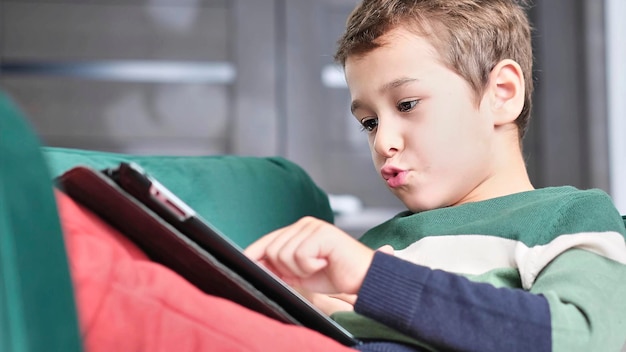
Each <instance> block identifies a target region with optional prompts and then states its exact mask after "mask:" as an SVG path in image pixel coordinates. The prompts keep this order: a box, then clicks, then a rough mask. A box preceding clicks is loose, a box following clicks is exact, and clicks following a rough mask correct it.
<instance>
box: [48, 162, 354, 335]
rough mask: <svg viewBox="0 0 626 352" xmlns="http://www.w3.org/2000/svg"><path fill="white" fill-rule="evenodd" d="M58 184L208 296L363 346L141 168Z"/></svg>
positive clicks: (76, 174) (82, 172)
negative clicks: (251, 258)
mask: <svg viewBox="0 0 626 352" xmlns="http://www.w3.org/2000/svg"><path fill="white" fill-rule="evenodd" d="M57 181H58V182H57V184H58V187H59V188H60V189H61V190H62V191H63V192H64V193H66V194H67V195H68V196H70V197H71V198H73V199H74V200H76V201H77V202H78V203H80V204H82V205H84V206H85V207H87V208H88V209H90V210H91V211H93V212H94V213H96V214H97V215H98V216H100V217H101V218H102V219H104V220H105V221H107V222H108V223H109V224H111V225H112V226H113V227H115V228H116V229H117V230H119V231H120V232H121V233H122V234H124V235H126V236H127V237H128V238H129V239H131V240H132V241H133V242H134V243H135V244H136V245H137V246H138V247H140V248H141V249H142V250H143V251H144V252H145V253H146V254H147V255H148V256H149V257H150V258H151V259H152V260H154V261H155V262H158V263H160V264H162V265H164V266H167V267H169V268H170V269H172V270H174V271H175V272H177V273H178V274H179V275H181V276H182V277H184V278H185V279H187V280H188V281H189V282H191V283H192V284H194V285H195V286H196V287H198V288H199V289H201V290H202V291H204V292H205V293H207V294H211V295H215V296H219V297H224V298H227V299H229V300H232V301H234V302H236V303H238V304H240V305H243V306H245V307H248V308H250V309H252V310H255V311H257V312H259V313H262V314H264V315H266V316H268V317H271V318H273V319H276V320H279V321H281V322H284V323H289V324H296V325H304V326H307V327H309V328H311V329H314V330H317V331H319V332H321V333H323V334H325V335H327V336H329V337H331V338H333V339H335V340H337V341H338V342H340V343H342V344H344V345H347V346H354V345H357V344H359V341H358V340H356V339H355V338H354V337H353V336H352V335H351V334H350V333H349V332H348V331H346V330H345V329H343V328H342V327H341V326H340V325H338V324H337V323H336V322H335V321H333V320H332V319H331V318H329V317H328V316H326V315H325V314H324V313H321V312H320V311H319V310H317V309H316V308H315V307H313V306H312V305H311V304H310V303H308V301H306V300H305V299H304V298H302V297H301V296H300V295H299V294H297V293H296V292H295V291H294V290H292V289H291V288H289V287H288V286H287V285H286V284H284V283H282V281H280V280H279V279H278V278H276V277H275V276H274V275H273V274H271V273H270V272H268V271H267V270H265V269H264V268H262V267H261V266H259V265H257V264H256V263H255V262H253V261H252V260H250V259H248V258H247V257H246V256H245V255H244V254H243V252H242V251H241V249H240V248H238V246H237V245H235V244H234V243H233V242H232V241H230V240H228V238H227V237H226V236H224V235H222V234H221V233H219V231H218V230H217V229H215V228H213V227H212V226H211V225H210V224H209V223H208V222H206V221H205V220H204V219H202V218H201V217H199V216H198V215H197V214H196V213H195V212H194V211H193V209H191V208H190V207H189V206H187V205H186V204H185V203H184V202H182V201H181V200H180V199H178V198H177V197H176V196H175V195H174V194H172V193H171V192H170V191H169V190H168V189H167V188H165V187H164V186H163V185H162V184H160V183H159V182H158V181H157V180H156V179H154V178H152V177H151V176H149V175H147V174H146V173H145V172H144V171H143V170H142V169H141V168H140V167H139V166H138V165H136V164H129V163H121V164H120V165H119V166H118V167H115V168H111V169H107V170H103V171H98V170H94V169H91V168H88V167H83V166H78V167H75V168H73V169H71V170H69V171H67V172H65V173H64V174H63V175H61V176H60V177H58V178H57ZM207 196H208V195H207Z"/></svg>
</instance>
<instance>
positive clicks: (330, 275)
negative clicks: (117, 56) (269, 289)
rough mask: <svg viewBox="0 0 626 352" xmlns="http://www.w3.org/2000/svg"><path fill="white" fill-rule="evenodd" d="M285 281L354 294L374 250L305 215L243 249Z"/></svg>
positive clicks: (310, 288)
mask: <svg viewBox="0 0 626 352" xmlns="http://www.w3.org/2000/svg"><path fill="white" fill-rule="evenodd" d="M245 253H246V255H248V256H249V257H250V258H251V259H253V260H256V261H259V262H260V263H261V264H263V265H264V266H265V267H267V268H268V269H269V270H271V271H272V272H274V273H275V274H276V275H278V276H279V277H280V278H281V279H283V280H284V281H285V282H287V283H288V284H290V285H292V286H294V287H299V288H303V289H305V290H309V291H313V292H320V293H347V294H356V293H357V292H358V290H359V288H360V287H361V285H362V283H363V279H364V278H365V274H366V272H367V270H368V268H369V266H370V264H371V262H372V258H373V257H374V251H373V250H372V249H370V248H368V247H367V246H365V245H363V244H362V243H360V242H358V241H357V240H355V239H354V238H352V237H351V236H350V235H348V234H346V233H345V232H343V231H341V230H340V229H338V228H337V227H335V226H334V225H331V224H329V223H327V222H325V221H322V220H319V219H316V218H312V217H305V218H302V219H300V220H299V221H297V222H296V223H294V224H292V225H289V226H287V227H284V228H281V229H278V230H276V231H274V232H271V233H270V234H268V235H266V236H264V237H262V238H260V239H259V240H258V241H256V242H254V243H253V244H251V245H250V246H249V247H248V248H247V249H246V250H245Z"/></svg>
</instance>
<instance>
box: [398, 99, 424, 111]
mask: <svg viewBox="0 0 626 352" xmlns="http://www.w3.org/2000/svg"><path fill="white" fill-rule="evenodd" d="M418 102H419V100H417V99H416V100H409V101H401V102H399V103H398V111H400V112H407V111H411V110H413V108H414V107H415V105H417V103H418Z"/></svg>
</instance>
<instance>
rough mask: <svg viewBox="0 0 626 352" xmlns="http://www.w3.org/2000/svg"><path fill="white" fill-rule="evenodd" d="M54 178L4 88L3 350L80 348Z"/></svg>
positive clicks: (0, 203)
mask: <svg viewBox="0 0 626 352" xmlns="http://www.w3.org/2000/svg"><path fill="white" fill-rule="evenodd" d="M80 350H81V346H80V338H79V333H78V324H77V319H76V308H75V305H74V295H73V290H72V285H71V281H70V275H69V268H68V263H67V258H66V252H65V246H64V243H63V237H62V232H61V227H60V224H59V220H58V215H57V209H56V203H55V201H54V198H53V194H52V183H51V182H50V177H49V176H48V170H47V169H46V165H45V163H44V159H43V158H42V155H41V153H40V150H39V143H38V140H37V139H36V137H35V136H34V135H33V134H32V132H31V130H30V127H29V126H28V125H27V123H26V122H25V121H24V119H23V118H22V116H21V114H20V112H19V111H18V110H17V109H16V108H15V106H14V105H13V104H12V103H11V101H10V100H9V99H8V98H7V97H6V96H4V95H2V93H0V351H13V352H26V351H28V352H30V351H63V352H66V351H80Z"/></svg>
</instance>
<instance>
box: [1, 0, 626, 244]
mask: <svg viewBox="0 0 626 352" xmlns="http://www.w3.org/2000/svg"><path fill="white" fill-rule="evenodd" d="M356 3H357V1H356V0H230V1H229V0H0V86H1V87H2V89H4V90H5V91H7V92H8V93H9V94H10V95H12V96H13V97H14V99H16V100H17V101H18V103H19V104H20V105H21V106H22V108H23V109H24V110H25V112H26V113H27V114H28V115H29V116H30V118H31V122H32V124H33V126H34V127H35V129H36V130H37V131H38V132H39V134H40V136H41V138H42V139H43V142H44V143H45V144H47V145H52V146H61V147H73V148H87V149H97V150H104V151H112V152H124V153H138V154H186V155H198V154H238V155H255V156H265V155H280V156H284V157H286V158H288V159H290V160H293V161H295V162H296V163H298V164H299V165H301V166H302V167H303V168H305V169H306V170H307V172H309V173H310V174H311V176H312V177H313V178H314V180H315V181H316V182H317V183H318V184H319V185H320V186H321V187H322V188H323V189H324V190H326V191H327V192H329V193H331V194H333V195H349V196H350V197H349V198H347V200H348V201H349V202H348V203H346V205H345V206H346V209H347V210H349V209H352V210H355V212H354V213H352V212H349V211H348V212H347V213H345V214H344V216H340V217H339V218H338V223H339V224H340V226H342V227H344V228H346V229H347V230H348V231H350V232H352V233H355V234H359V233H360V232H361V231H362V229H365V228H369V227H370V226H372V225H374V224H376V223H378V222H380V221H382V220H384V219H386V218H388V217H389V216H390V215H391V214H394V213H395V212H397V211H399V210H401V204H400V203H399V202H398V201H397V200H396V199H395V198H394V197H393V196H392V195H391V194H390V193H389V192H388V191H387V190H386V189H385V187H384V186H383V183H382V182H381V181H380V180H379V177H378V175H377V174H376V172H375V170H374V168H373V167H372V165H371V161H370V154H369V150H368V147H367V141H366V137H365V135H364V134H363V133H361V132H360V130H359V126H358V124H357V123H356V121H355V120H354V119H353V118H352V117H351V116H350V112H349V93H348V90H347V88H346V87H345V82H344V81H343V76H342V73H341V70H340V69H339V68H338V67H337V66H335V65H334V64H333V60H332V54H333V52H334V49H335V41H336V40H337V38H338V37H339V35H340V34H341V32H342V31H343V26H344V23H345V19H346V17H347V16H348V14H349V13H350V11H351V9H352V8H353V7H354V6H355V4H356ZM625 4H626V2H623V1H621V0H535V3H534V5H533V6H532V8H531V9H530V11H529V15H530V18H531V20H532V22H533V25H534V27H535V32H534V46H535V58H536V65H535V77H534V79H535V81H536V94H535V106H534V113H533V121H532V122H531V127H530V130H529V133H528V136H527V138H526V140H525V153H526V156H527V160H528V166H529V171H530V173H531V177H532V180H533V183H534V184H535V186H537V187H543V186H550V185H561V184H571V185H575V186H578V187H581V188H588V187H599V188H602V189H605V190H606V191H608V192H610V193H611V194H612V195H613V196H614V197H615V199H616V200H617V201H618V203H619V205H620V206H621V207H622V208H621V210H622V212H624V213H626V207H625V205H626V204H625V203H626V201H625V198H626V194H625V193H626V188H625V187H624V186H622V185H621V183H625V184H626V172H625V171H624V169H626V167H625V166H624V162H623V159H624V156H625V155H626V146H625V144H623V143H622V144H620V143H621V139H622V138H621V136H622V135H624V133H625V132H626V123H623V122H622V120H623V119H624V113H625V110H626V109H625V108H624V99H622V97H623V96H624V92H625V88H624V87H625V85H626V83H624V82H625V81H626V77H625V76H626V75H625V74H624V70H623V68H622V67H621V66H623V62H625V60H626V58H625V55H624V49H623V48H624V47H626V43H625V42H624V40H625V39H624V37H626V35H625V34H626V33H624V32H625V31H624V25H623V21H622V20H621V19H622V18H624V16H626V9H625ZM620 148H621V149H620ZM620 180H624V182H620ZM340 200H342V198H340ZM343 200H346V199H343ZM355 201H356V202H355Z"/></svg>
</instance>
